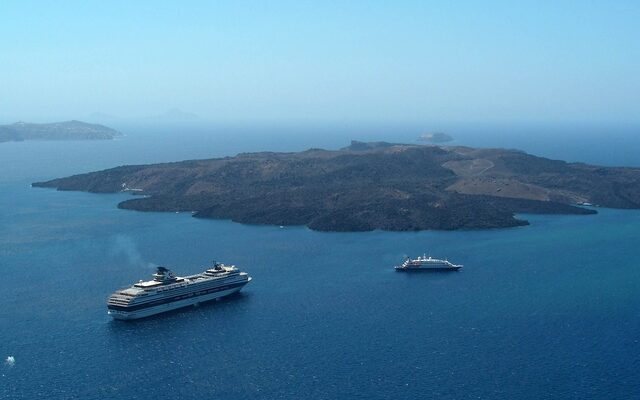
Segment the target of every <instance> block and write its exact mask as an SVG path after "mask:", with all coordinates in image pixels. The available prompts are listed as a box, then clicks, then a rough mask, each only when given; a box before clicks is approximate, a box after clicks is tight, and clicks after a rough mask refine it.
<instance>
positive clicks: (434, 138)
mask: <svg viewBox="0 0 640 400" xmlns="http://www.w3.org/2000/svg"><path fill="white" fill-rule="evenodd" d="M418 140H419V141H421V142H429V143H446V142H451V141H452V140H453V137H451V136H450V135H447V134H446V133H444V132H433V133H424V134H422V135H420V137H419V138H418Z"/></svg>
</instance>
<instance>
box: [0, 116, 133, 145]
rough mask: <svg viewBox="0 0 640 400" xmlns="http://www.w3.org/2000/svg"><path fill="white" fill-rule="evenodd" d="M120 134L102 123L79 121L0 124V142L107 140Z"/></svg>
mask: <svg viewBox="0 0 640 400" xmlns="http://www.w3.org/2000/svg"><path fill="white" fill-rule="evenodd" d="M119 135H121V134H120V132H118V131H116V130H114V129H111V128H107V127H106V126H104V125H98V124H89V123H86V122H81V121H66V122H54V123H50V124H31V123H26V122H16V123H15V124H11V125H0V142H10V141H23V140H109V139H113V138H114V137H116V136H119Z"/></svg>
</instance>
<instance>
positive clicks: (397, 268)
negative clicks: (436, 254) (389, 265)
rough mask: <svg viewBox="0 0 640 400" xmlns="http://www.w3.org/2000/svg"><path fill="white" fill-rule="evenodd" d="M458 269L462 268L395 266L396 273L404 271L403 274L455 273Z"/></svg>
mask: <svg viewBox="0 0 640 400" xmlns="http://www.w3.org/2000/svg"><path fill="white" fill-rule="evenodd" d="M460 268H462V267H461V266H456V267H447V266H441V267H433V266H429V267H408V268H405V267H401V266H397V267H395V269H396V271H404V272H413V271H457V270H459V269H460Z"/></svg>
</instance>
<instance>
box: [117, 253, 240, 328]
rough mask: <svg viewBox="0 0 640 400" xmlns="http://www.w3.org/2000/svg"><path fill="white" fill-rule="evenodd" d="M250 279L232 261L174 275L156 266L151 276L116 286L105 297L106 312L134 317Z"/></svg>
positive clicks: (220, 293)
mask: <svg viewBox="0 0 640 400" xmlns="http://www.w3.org/2000/svg"><path fill="white" fill-rule="evenodd" d="M249 281H251V277H250V276H249V275H247V273H246V272H240V271H239V270H238V268H236V267H235V266H233V265H224V264H222V263H215V262H214V266H213V267H212V268H209V269H207V270H206V271H204V272H202V273H200V274H196V275H190V276H183V277H179V276H175V275H174V274H173V273H172V272H171V271H170V270H169V269H167V268H165V267H158V268H157V270H156V272H155V274H153V280H150V281H140V282H138V283H136V284H134V285H132V286H131V287H128V288H126V289H122V290H118V291H116V292H115V293H113V294H112V295H111V296H110V297H109V299H108V300H107V309H108V313H109V315H111V316H112V317H113V318H115V319H125V320H129V319H138V318H144V317H148V316H150V315H154V314H159V313H162V312H166V311H171V310H175V309H178V308H182V307H187V306H190V305H194V304H198V303H203V302H206V301H209V300H213V299H217V298H220V297H224V296H228V295H230V294H232V293H235V292H237V291H239V290H240V289H242V287H244V285H246V284H247V283H249Z"/></svg>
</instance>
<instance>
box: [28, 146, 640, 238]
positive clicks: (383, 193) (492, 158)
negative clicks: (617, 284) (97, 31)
mask: <svg viewBox="0 0 640 400" xmlns="http://www.w3.org/2000/svg"><path fill="white" fill-rule="evenodd" d="M33 186H36V187H49V188H57V189H58V190H78V191H87V192H95V193H113V192H123V191H124V192H131V193H133V194H138V195H144V197H137V198H132V199H129V200H126V201H124V202H122V203H120V204H119V205H118V207H120V208H123V209H131V210H139V211H187V212H193V213H194V216H195V217H200V218H223V219H231V220H233V221H237V222H242V223H249V224H273V225H306V226H308V227H309V228H311V229H314V230H321V231H368V230H374V229H382V230H393V231H406V230H424V229H447V230H448V229H476V228H502V227H513V226H520V225H526V224H527V221H525V220H523V219H520V218H516V217H515V215H514V214H516V213H544V214H594V213H595V212H596V211H594V210H593V209H589V208H583V207H579V206H577V205H580V204H587V203H590V204H597V205H601V206H605V207H614V208H640V169H637V168H613V167H600V166H593V165H587V164H580V163H566V162H564V161H557V160H550V159H547V158H542V157H536V156H533V155H529V154H526V153H524V152H521V151H517V150H504V149H476V148H470V147H461V146H458V147H444V148H443V147H437V146H424V145H407V144H392V143H385V142H377V143H364V142H355V141H354V142H352V144H351V146H349V147H346V148H343V149H340V150H333V151H331V150H322V149H310V150H307V151H303V152H298V153H272V152H262V153H245V154H239V155H237V156H235V157H225V158H218V159H209V160H190V161H182V162H174V163H164V164H153V165H129V166H121V167H117V168H112V169H108V170H104V171H99V172H92V173H87V174H81V175H75V176H71V177H68V178H61V179H54V180H51V181H48V182H38V183H34V184H33Z"/></svg>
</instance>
